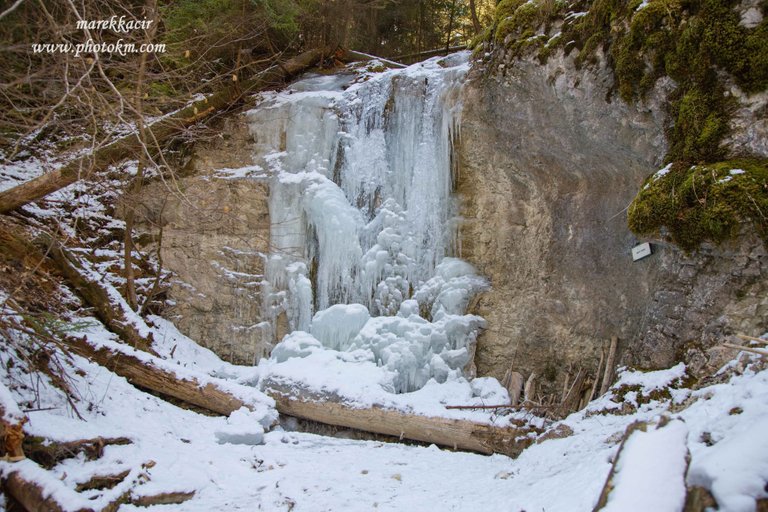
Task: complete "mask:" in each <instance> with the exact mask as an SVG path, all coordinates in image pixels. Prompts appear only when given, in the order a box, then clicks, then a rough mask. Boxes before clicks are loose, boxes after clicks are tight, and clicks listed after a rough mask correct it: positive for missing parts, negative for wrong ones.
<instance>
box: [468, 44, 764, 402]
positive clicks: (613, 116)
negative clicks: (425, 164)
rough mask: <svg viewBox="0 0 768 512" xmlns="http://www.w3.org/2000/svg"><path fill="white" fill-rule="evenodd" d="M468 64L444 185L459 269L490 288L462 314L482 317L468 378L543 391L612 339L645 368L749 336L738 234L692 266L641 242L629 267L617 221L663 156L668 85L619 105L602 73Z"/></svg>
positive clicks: (755, 290) (753, 248)
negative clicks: (457, 136) (646, 252)
mask: <svg viewBox="0 0 768 512" xmlns="http://www.w3.org/2000/svg"><path fill="white" fill-rule="evenodd" d="M484 67H485V69H483V67H482V66H481V67H478V68H477V69H476V70H475V73H474V75H473V78H472V82H471V83H470V84H469V85H468V87H466V89H465V97H464V113H463V120H462V138H461V144H460V149H459V169H460V177H459V182H458V191H459V194H460V195H461V200H462V216H463V218H464V220H463V224H462V226H461V228H460V229H461V257H463V258H466V259H468V260H469V261H470V262H472V263H473V264H475V265H476V266H477V268H478V269H479V270H480V272H481V273H483V274H484V275H486V276H487V277H489V279H490V280H491V284H492V288H491V290H490V291H489V292H488V293H486V294H485V295H484V296H483V297H482V298H481V299H480V301H479V303H478V306H477V310H476V312H477V313H478V314H480V315H483V316H484V317H485V318H486V319H487V320H488V330H487V331H486V332H485V333H484V334H483V335H482V336H481V338H480V341H479V345H478V351H477V355H476V363H477V368H478V373H479V374H481V375H492V376H495V377H498V378H501V377H502V376H503V375H504V373H505V372H506V370H507V369H509V368H512V369H514V370H516V371H519V372H521V373H523V374H524V375H525V376H526V377H527V376H528V375H530V374H531V373H532V372H535V373H536V374H537V378H536V380H537V383H538V384H539V387H540V389H541V390H543V391H544V392H545V393H544V394H546V393H551V394H556V393H559V392H560V391H561V387H562V382H563V381H564V380H565V375H567V374H570V375H571V377H573V376H574V375H575V374H576V373H577V372H578V369H579V368H584V369H585V370H588V371H589V372H591V373H592V374H594V373H595V370H596V367H597V365H598V361H599V354H600V350H601V348H604V347H607V344H608V341H609V340H610V338H611V337H612V336H617V337H618V338H619V340H620V353H621V356H622V361H623V362H625V363H630V364H636V365H641V366H649V367H659V366H665V365H667V364H670V363H671V362H672V361H673V360H674V359H675V357H676V356H677V355H679V354H680V353H681V352H683V351H684V350H685V347H693V346H701V347H708V346H710V345H711V343H712V342H713V341H714V340H715V338H716V337H717V336H719V335H720V334H722V333H723V332H728V331H732V330H735V329H744V330H748V328H750V327H751V328H753V329H752V330H751V332H761V331H759V330H758V331H755V330H754V329H755V328H758V327H760V325H761V324H763V325H762V326H761V327H760V328H763V330H764V328H765V327H766V326H765V325H764V323H765V322H764V321H763V320H761V319H760V317H759V316H758V317H752V316H750V314H749V313H750V312H752V311H758V312H759V311H763V309H764V308H765V303H764V302H761V299H759V298H758V297H759V296H760V295H761V294H762V296H763V297H764V296H765V294H764V293H763V292H765V291H766V286H765V279H764V278H765V259H764V255H763V253H761V252H760V251H761V247H762V245H761V243H759V242H757V241H756V240H755V239H754V238H751V239H750V241H747V242H745V243H743V244H740V245H739V244H737V245H736V246H734V247H732V248H705V250H704V251H702V252H701V254H697V255H694V256H686V255H684V254H681V253H680V252H679V251H678V250H677V249H676V248H674V247H672V246H668V245H667V244H664V243H661V244H659V243H657V244H656V245H655V249H656V252H655V254H654V255H653V256H651V257H649V258H646V259H644V260H641V261H638V262H633V261H632V257H631V249H632V247H633V246H634V245H636V244H637V243H638V242H639V240H637V239H636V237H635V236H634V235H633V234H632V233H630V232H629V230H628V229H627V222H626V209H627V207H628V206H629V204H630V203H631V201H632V199H633V198H634V196H635V194H636V193H637V190H638V189H639V187H640V186H641V184H642V181H643V180H644V178H645V177H647V176H648V175H649V174H651V173H652V172H654V171H655V170H657V169H658V168H659V164H660V160H661V158H662V157H663V155H664V153H665V142H664V135H663V127H664V126H663V125H664V118H663V112H664V109H663V105H662V102H661V98H663V96H664V92H665V89H666V88H669V87H671V84H669V83H665V82H663V81H662V82H660V83H659V84H658V85H657V88H656V90H655V91H654V92H653V93H652V94H651V95H650V96H649V99H648V100H647V101H646V103H644V104H641V105H639V106H632V107H630V106H627V105H626V104H624V103H623V102H621V101H620V100H618V99H612V98H611V96H610V87H611V84H612V75H611V73H610V71H608V70H607V69H606V67H605V66H603V67H601V68H598V69H597V70H594V69H592V70H588V69H582V70H577V69H576V68H575V67H574V66H573V64H572V62H571V61H570V60H569V59H568V58H566V57H563V56H562V55H559V56H554V57H551V58H550V59H549V61H548V63H547V64H546V65H544V66H542V65H540V64H539V63H538V62H537V61H533V62H528V61H515V62H514V64H513V65H512V64H510V62H505V61H504V57H503V55H502V56H499V55H495V56H494V59H493V60H492V61H489V62H486V63H485V64H484ZM489 67H492V69H488V68H489ZM745 258H746V259H745ZM737 295H740V296H742V297H745V298H746V297H749V299H744V300H742V301H741V302H739V301H737V302H734V300H735V298H736V297H737ZM755 308H757V309H755ZM702 350H703V349H702Z"/></svg>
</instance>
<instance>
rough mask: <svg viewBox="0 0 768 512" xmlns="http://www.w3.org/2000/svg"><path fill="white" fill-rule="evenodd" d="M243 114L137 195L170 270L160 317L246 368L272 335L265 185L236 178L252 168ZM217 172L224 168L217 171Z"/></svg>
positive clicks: (146, 228) (146, 225) (147, 227)
mask: <svg viewBox="0 0 768 512" xmlns="http://www.w3.org/2000/svg"><path fill="white" fill-rule="evenodd" d="M251 151H252V144H251V140H250V135H249V133H248V128H247V125H246V124H245V121H244V119H243V118H242V117H240V116H237V117H235V118H233V119H229V120H228V121H227V122H226V123H225V125H224V126H223V128H222V129H221V131H220V133H219V135H218V136H217V137H214V138H213V139H212V140H210V141H208V142H203V143H198V144H197V146H196V149H195V154H194V156H193V159H192V161H191V162H190V164H189V169H187V172H186V173H185V174H184V176H183V177H180V178H178V179H177V180H175V181H173V182H170V181H166V182H155V183H153V184H151V185H150V186H148V187H146V188H145V190H144V192H143V193H142V203H143V205H142V206H143V208H140V209H139V211H140V212H143V213H144V214H145V218H144V223H143V224H142V226H141V227H142V228H143V229H144V231H145V232H147V233H151V234H152V235H153V237H152V238H154V239H157V238H158V237H159V236H160V231H159V229H160V227H162V237H161V238H162V239H161V250H160V254H161V256H162V263H163V267H164V268H165V269H167V270H169V271H171V272H172V274H173V277H172V280H171V285H170V289H169V290H168V298H169V299H170V300H171V301H172V304H173V305H172V306H171V307H170V308H168V309H167V310H166V311H165V312H164V316H166V317H167V318H168V319H170V320H172V321H173V322H174V324H175V325H176V326H177V327H178V328H179V330H181V331H182V332H183V333H184V334H186V335H188V336H190V337H191V338H192V339H194V340H195V341H197V342H198V343H200V344H201V345H203V346H205V347H208V348H210V349H212V350H213V351H214V352H216V353H217V354H219V355H220V356H221V357H223V358H225V359H227V360H230V361H232V362H236V363H240V364H253V363H255V362H256V361H258V359H259V358H260V357H262V355H264V353H265V352H267V353H268V350H269V349H268V347H269V346H270V345H269V343H270V342H271V331H270V328H269V326H268V325H267V324H265V323H263V322H262V321H261V316H262V313H261V312H262V299H261V284H262V283H261V281H262V276H263V274H264V257H263V256H264V253H266V252H268V245H269V209H268V204H267V200H268V186H267V184H266V183H264V182H261V181H259V180H254V179H251V178H244V177H237V176H238V175H239V174H243V173H239V174H238V173H237V172H227V171H226V170H236V169H242V168H246V167H248V166H250V165H252V161H253V157H252V155H251ZM222 170H225V171H224V172H222Z"/></svg>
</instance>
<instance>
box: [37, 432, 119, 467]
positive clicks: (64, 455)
mask: <svg viewBox="0 0 768 512" xmlns="http://www.w3.org/2000/svg"><path fill="white" fill-rule="evenodd" d="M127 444H131V440H130V439H128V438H127V437H97V438H94V439H80V440H78V441H65V442H57V441H53V442H51V441H49V440H47V439H46V440H45V443H43V442H41V441H40V440H39V438H37V439H35V438H32V439H30V440H28V442H25V443H24V446H25V448H26V451H27V455H28V456H29V458H30V459H32V460H33V461H35V462H37V463H38V464H39V465H40V466H42V467H44V468H46V469H51V468H52V467H54V466H55V465H56V464H58V463H59V462H61V461H62V460H64V459H69V458H73V457H77V456H78V455H80V454H82V455H83V457H84V458H85V460H96V459H99V458H101V457H102V455H104V447H105V446H111V445H127Z"/></svg>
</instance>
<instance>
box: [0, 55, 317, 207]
mask: <svg viewBox="0 0 768 512" xmlns="http://www.w3.org/2000/svg"><path fill="white" fill-rule="evenodd" d="M331 53H332V51H330V50H329V49H324V48H319V49H314V50H310V51H307V52H304V53H302V54H301V55H298V56H296V57H294V58H293V59H290V60H288V61H286V62H284V63H281V64H277V65H274V66H272V67H270V68H268V69H266V70H264V71H262V72H261V73H259V74H258V75H256V76H254V77H253V78H250V79H248V80H243V81H242V82H240V81H232V82H231V83H229V84H228V85H227V86H226V87H225V88H224V89H223V90H221V91H219V92H217V93H215V94H212V95H210V96H208V97H206V98H205V99H203V100H200V101H196V102H194V103H192V104H191V105H189V106H188V107H185V108H183V109H181V110H179V111H177V112H174V113H173V114H171V115H168V116H164V117H163V118H161V119H160V120H158V121H156V122H154V123H152V124H151V125H149V126H147V131H148V133H149V134H150V136H149V141H151V144H150V145H151V146H153V147H154V148H155V149H157V146H159V145H160V144H161V143H163V142H164V141H166V140H167V139H169V138H170V137H171V136H173V135H176V134H178V133H181V132H182V131H183V130H184V129H186V128H187V127H189V126H192V125H194V124H197V123H199V122H201V121H205V120H206V119H208V118H210V117H212V116H213V115H214V114H217V113H220V112H222V111H226V110H228V109H230V108H232V107H233V106H235V105H236V104H237V103H238V102H239V101H240V100H241V99H242V98H243V97H244V96H245V95H247V94H250V93H253V92H254V91H256V90H259V89H263V88H266V87H269V86H272V85H274V84H279V83H283V82H284V81H285V80H286V79H288V78H290V77H291V76H293V75H295V74H297V73H300V72H302V71H304V70H306V69H308V68H310V67H311V66H313V65H315V64H317V63H318V62H319V61H320V60H321V59H322V57H323V56H324V55H329V54H331ZM140 151H143V146H142V142H141V140H140V138H139V136H138V133H132V134H130V135H127V136H125V137H122V138H120V139H117V140H115V141H113V142H111V143H110V144H107V145H106V146H102V147H101V148H99V149H97V150H96V151H94V152H93V153H90V154H87V155H85V156H83V157H81V158H76V159H74V160H72V161H70V162H68V163H66V164H65V165H63V166H62V167H60V168H58V169H56V170H54V171H51V172H49V173H46V174H43V175H42V176H39V177H37V178H34V179H32V180H29V181H26V182H24V183H22V184H20V185H17V186H15V187H13V188H11V189H8V190H6V191H4V192H0V213H8V212H11V211H13V210H15V209H17V208H19V207H21V206H23V205H25V204H27V203H30V202H32V201H36V200H38V199H41V198H43V197H45V196H47V195H48V194H50V193H51V192H55V191H57V190H60V189H62V188H64V187H66V186H68V185H71V184H72V183H75V182H77V181H79V180H81V179H83V178H86V177H88V176H90V175H91V174H92V173H93V172H94V171H100V170H104V169H106V168H107V167H108V166H110V165H112V164H115V163H117V162H120V161H122V160H124V159H126V158H129V157H131V156H132V155H135V154H137V153H139V152H140Z"/></svg>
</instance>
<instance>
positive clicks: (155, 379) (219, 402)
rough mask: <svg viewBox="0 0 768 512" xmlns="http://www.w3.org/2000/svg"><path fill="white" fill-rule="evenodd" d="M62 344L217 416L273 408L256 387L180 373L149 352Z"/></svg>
mask: <svg viewBox="0 0 768 512" xmlns="http://www.w3.org/2000/svg"><path fill="white" fill-rule="evenodd" d="M62 341H63V342H64V344H65V345H67V346H68V347H69V349H70V350H71V351H72V352H73V353H76V354H79V355H81V356H83V357H85V358H87V359H89V360H90V361H93V362H94V363H97V364H99V365H101V366H104V367H105V368H107V369H109V370H111V371H112V372H114V373H116V374H117V375H120V376H121V377H125V378H126V379H127V380H128V382H130V383H131V384H133V385H134V386H138V387H140V388H144V389H148V390H150V391H154V392H155V393H158V394H160V395H162V396H166V397H171V398H175V399H177V400H181V401H182V402H186V403H188V404H192V405H194V406H197V407H200V408H202V409H205V410H207V411H210V412H213V413H216V414H221V415H224V416H228V415H229V414H231V413H232V412H234V411H236V410H238V409H240V408H241V407H246V408H249V409H252V410H253V409H255V408H256V407H257V406H259V405H271V403H269V402H271V400H269V399H268V398H267V397H264V399H265V400H261V397H260V396H257V395H261V393H260V392H259V391H258V390H256V389H255V388H248V387H246V386H241V385H238V384H234V383H231V382H226V381H224V380H222V379H217V378H214V377H209V376H207V375H203V374H196V373H195V372H190V371H187V370H185V371H184V372H183V373H182V372H177V371H176V369H175V368H174V366H173V365H172V364H170V363H168V362H166V361H163V360H162V359H160V358H157V357H154V356H152V355H149V354H146V353H141V352H138V351H132V352H133V353H131V349H129V348H127V347H117V346H95V345H93V344H91V343H90V342H89V341H88V340H87V339H85V338H75V337H65V338H64V339H63V340H62ZM227 388H229V389H227ZM238 390H239V391H240V393H238ZM236 393H238V394H239V396H238V395H236ZM249 395H250V396H249ZM262 396H263V395H262Z"/></svg>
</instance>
